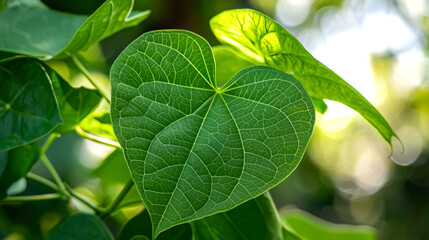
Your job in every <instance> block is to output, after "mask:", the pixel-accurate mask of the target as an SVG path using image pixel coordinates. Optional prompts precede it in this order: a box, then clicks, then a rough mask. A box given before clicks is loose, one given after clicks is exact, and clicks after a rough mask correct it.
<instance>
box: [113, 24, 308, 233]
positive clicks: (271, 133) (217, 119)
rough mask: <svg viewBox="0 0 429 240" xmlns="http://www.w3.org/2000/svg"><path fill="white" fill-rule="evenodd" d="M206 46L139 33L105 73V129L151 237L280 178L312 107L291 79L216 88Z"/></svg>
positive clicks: (259, 75) (171, 34) (175, 34)
mask: <svg viewBox="0 0 429 240" xmlns="http://www.w3.org/2000/svg"><path fill="white" fill-rule="evenodd" d="M214 73H215V64H214V59H213V54H212V51H211V48H210V46H209V44H208V43H207V42H206V41H205V40H204V39H203V38H201V37H199V36H197V35H195V34H193V33H190V32H188V31H180V30H166V31H154V32H149V33H146V34H143V35H142V36H141V37H139V38H138V39H137V40H135V41H134V42H133V43H131V44H130V45H129V46H128V47H127V48H126V49H125V50H124V51H123V52H122V53H121V55H120V56H119V57H118V59H117V60H116V61H115V63H114V64H113V66H112V69H111V74H110V76H111V80H112V105H111V114H112V123H113V129H114V131H115V135H116V137H117V139H118V141H119V143H120V144H121V146H122V148H123V150H124V155H125V158H126V160H127V163H128V165H129V167H130V170H131V173H132V177H133V179H134V182H135V183H136V185H137V190H138V191H139V192H140V195H141V197H142V199H143V202H144V204H145V206H146V207H147V209H148V211H149V213H150V216H151V219H152V225H153V232H154V234H153V235H154V236H157V235H158V234H159V233H161V232H162V231H164V230H166V229H168V228H170V227H172V226H174V225H178V224H181V223H184V222H187V221H192V220H196V219H200V218H203V217H206V216H209V215H212V214H215V213H217V212H222V211H226V210H229V209H231V208H234V207H235V206H237V205H239V204H241V203H243V202H245V201H247V200H249V199H252V198H254V197H256V196H258V195H260V194H262V193H264V192H265V191H267V190H268V189H270V188H272V187H274V186H275V185H276V184H278V183H280V182H281V181H282V180H283V179H285V178H286V177H287V176H288V175H289V174H290V173H291V172H292V171H293V170H294V169H295V168H296V166H297V165H298V163H299V161H300V160H301V158H302V155H303V154H304V151H305V149H306V147H307V144H308V141H309V139H310V137H311V134H312V131H313V125H314V119H315V116H314V114H315V113H314V108H313V105H312V102H311V99H310V97H309V96H308V95H307V93H306V92H305V90H304V88H303V87H302V85H301V84H300V83H299V81H297V80H296V79H295V78H293V77H292V76H290V75H288V74H286V73H283V72H281V71H278V70H275V69H272V68H269V67H264V66H254V67H249V68H246V69H244V70H242V71H241V72H239V73H237V74H236V75H235V76H234V77H233V78H232V79H231V80H230V81H229V82H228V83H227V84H226V85H224V86H223V87H222V88H217V87H216V82H215V80H214V79H215V76H214Z"/></svg>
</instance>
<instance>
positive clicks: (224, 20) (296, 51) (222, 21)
mask: <svg viewBox="0 0 429 240" xmlns="http://www.w3.org/2000/svg"><path fill="white" fill-rule="evenodd" d="M210 26H211V28H212V31H213V33H214V34H215V35H216V37H217V38H218V39H219V41H220V42H222V43H223V44H226V45H230V46H232V47H233V48H234V49H236V50H238V51H240V52H241V53H242V54H243V55H244V56H246V57H247V58H248V59H249V60H251V61H253V62H255V63H257V64H266V65H268V66H271V67H274V68H277V69H280V70H282V71H284V72H287V73H291V74H292V75H293V76H294V77H296V78H297V79H298V80H299V81H300V82H301V83H302V84H303V85H304V87H305V90H307V92H308V93H309V94H310V95H311V96H312V97H316V98H318V99H316V100H317V105H319V104H322V103H320V101H322V99H329V100H334V101H338V102H340V103H343V104H345V105H347V106H349V107H350V108H352V109H354V110H355V111H357V112H359V113H360V114H361V115H362V117H363V118H365V119H366V120H367V121H368V122H369V123H371V124H372V125H373V126H374V127H375V128H376V129H377V130H378V131H379V132H380V134H381V135H382V136H383V138H384V139H385V140H386V141H387V142H388V143H389V144H390V145H391V139H392V137H397V136H396V134H395V133H394V132H393V130H392V128H391V127H390V126H389V124H388V123H387V121H386V120H385V119H384V118H383V116H382V115H381V114H380V113H379V112H378V111H377V109H375V107H374V106H372V105H371V103H370V102H368V100H366V99H365V98H364V97H363V96H362V95H361V94H360V93H359V92H358V91H356V89H354V88H353V87H352V86H350V85H349V84H348V83H347V82H345V81H344V80H343V79H342V78H341V77H339V76H338V75H337V74H335V73H334V72H333V71H332V70H330V69H329V68H327V67H326V66H325V65H323V64H322V63H321V62H319V61H317V60H316V59H315V58H314V57H313V56H311V54H310V53H309V52H307V50H306V49H305V48H304V47H303V46H302V44H301V43H300V42H299V41H298V40H297V39H296V38H295V37H294V36H293V35H292V34H290V33H289V32H288V31H286V30H285V29H284V28H283V27H282V26H281V25H280V24H278V23H277V22H275V21H274V20H272V19H271V18H269V17H267V16H265V15H264V14H262V13H259V12H257V11H254V10H250V9H239V10H230V11H225V12H223V13H220V14H218V15H217V16H215V17H213V18H212V20H211V21H210ZM319 108H320V110H321V111H322V112H323V111H325V110H326V109H325V108H324V106H323V104H322V105H320V107H319ZM324 109H325V110H324Z"/></svg>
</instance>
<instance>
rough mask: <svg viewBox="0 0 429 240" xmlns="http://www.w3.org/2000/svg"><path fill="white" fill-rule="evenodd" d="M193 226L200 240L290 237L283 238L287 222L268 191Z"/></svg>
mask: <svg viewBox="0 0 429 240" xmlns="http://www.w3.org/2000/svg"><path fill="white" fill-rule="evenodd" d="M192 225H193V231H194V236H195V237H196V239H197V240H215V239H218V240H242V239H247V240H260V239H270V240H283V239H285V240H287V239H286V238H284V237H283V224H282V223H281V222H280V219H279V217H278V213H277V209H276V207H275V205H274V202H273V200H272V198H271V196H270V194H269V193H268V192H267V193H265V194H263V195H261V196H259V197H257V198H255V199H252V200H250V201H248V202H246V203H243V204H241V205H240V206H238V207H236V208H234V209H232V210H229V211H227V212H223V213H218V214H216V215H213V216H210V217H206V218H203V219H201V220H198V221H195V222H193V223H192Z"/></svg>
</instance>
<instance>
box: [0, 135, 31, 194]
mask: <svg viewBox="0 0 429 240" xmlns="http://www.w3.org/2000/svg"><path fill="white" fill-rule="evenodd" d="M39 157H40V151H39V145H38V144H37V143H31V144H27V145H24V146H21V147H17V148H14V149H12V150H9V151H4V152H0V199H2V198H4V197H6V195H7V194H6V192H7V190H8V189H9V187H10V186H11V185H12V184H13V183H15V182H16V181H18V180H19V179H20V178H22V177H25V176H26V175H27V173H28V172H29V171H30V170H31V168H32V167H33V165H34V164H35V163H36V162H37V160H38V159H39Z"/></svg>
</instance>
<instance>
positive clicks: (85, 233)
mask: <svg viewBox="0 0 429 240" xmlns="http://www.w3.org/2000/svg"><path fill="white" fill-rule="evenodd" d="M47 239H48V240H108V239H112V240H113V236H112V234H111V233H110V232H109V230H108V229H107V227H106V225H105V224H104V223H103V222H102V221H101V220H100V219H99V218H98V217H96V216H94V215H91V214H84V213H78V214H74V215H71V216H69V217H67V218H66V219H64V220H63V221H61V222H60V223H59V224H58V225H57V226H55V227H54V228H53V229H52V230H51V231H50V233H49V237H48V238H47Z"/></svg>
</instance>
